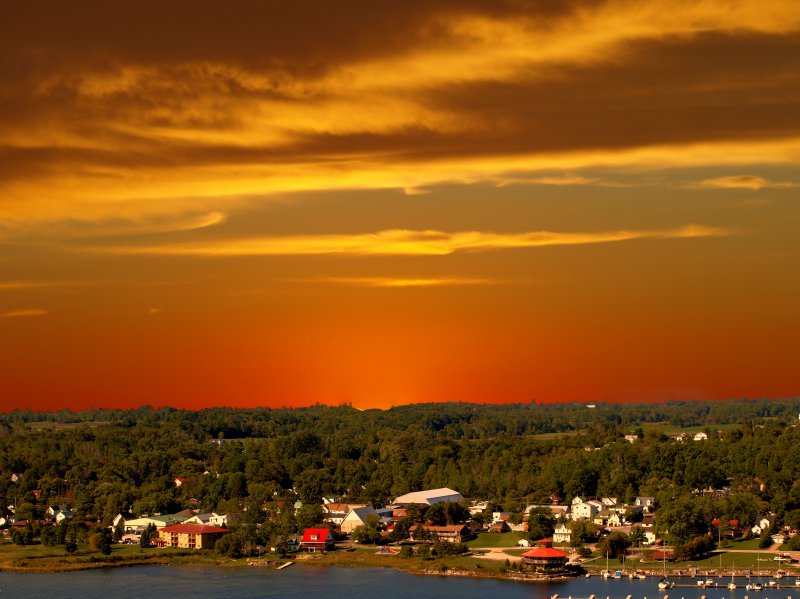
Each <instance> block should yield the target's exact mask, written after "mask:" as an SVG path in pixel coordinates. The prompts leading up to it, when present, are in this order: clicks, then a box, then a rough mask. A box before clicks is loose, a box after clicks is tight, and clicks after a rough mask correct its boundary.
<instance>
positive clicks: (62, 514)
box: [56, 508, 75, 524]
mask: <svg viewBox="0 0 800 599" xmlns="http://www.w3.org/2000/svg"><path fill="white" fill-rule="evenodd" d="M74 517H75V512H73V511H72V510H68V509H66V508H64V509H63V510H59V511H58V512H56V523H57V524H61V523H62V522H63V521H64V520H70V519H71V518H74Z"/></svg>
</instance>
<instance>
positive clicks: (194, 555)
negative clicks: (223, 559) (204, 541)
mask: <svg viewBox="0 0 800 599" xmlns="http://www.w3.org/2000/svg"><path fill="white" fill-rule="evenodd" d="M166 563H185V564H188V563H193V564H209V565H212V564H217V563H219V559H218V558H217V557H216V556H214V555H213V554H207V553H206V552H196V551H192V550H189V549H173V548H163V549H157V548H150V549H142V548H141V547H139V546H138V545H112V547H111V555H103V554H102V553H100V552H99V551H89V547H88V546H87V545H86V544H79V545H78V550H77V551H76V552H75V553H74V554H72V555H70V554H68V553H67V552H66V551H65V550H64V546H63V545H55V546H52V547H48V546H45V545H15V544H14V543H8V542H6V543H1V544H0V570H17V571H26V570H28V571H35V572H60V571H66V570H86V569H93V568H103V567H109V566H117V565H127V564H166Z"/></svg>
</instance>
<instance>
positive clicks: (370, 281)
mask: <svg viewBox="0 0 800 599" xmlns="http://www.w3.org/2000/svg"><path fill="white" fill-rule="evenodd" d="M311 281H312V282H320V283H333V284H337V285H353V286H356V287H451V286H462V285H464V286H472V285H503V284H507V283H510V282H511V281H507V280H501V279H488V278H475V277H420V278H402V277H324V278H319V279H312V280H311Z"/></svg>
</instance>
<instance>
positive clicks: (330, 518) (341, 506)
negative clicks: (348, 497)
mask: <svg viewBox="0 0 800 599" xmlns="http://www.w3.org/2000/svg"><path fill="white" fill-rule="evenodd" d="M349 511H350V506H348V505H347V504H346V503H326V504H325V505H323V506H322V513H323V514H324V519H325V521H326V522H330V523H331V524H335V525H336V526H341V524H342V522H343V521H344V519H345V518H346V517H347V513H348V512H349Z"/></svg>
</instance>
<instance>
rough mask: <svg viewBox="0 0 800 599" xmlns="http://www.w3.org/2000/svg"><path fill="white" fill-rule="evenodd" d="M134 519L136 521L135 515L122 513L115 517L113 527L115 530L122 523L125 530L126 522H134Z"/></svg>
mask: <svg viewBox="0 0 800 599" xmlns="http://www.w3.org/2000/svg"><path fill="white" fill-rule="evenodd" d="M133 519H135V516H134V515H133V514H131V513H130V512H120V513H119V514H117V515H116V516H114V520H113V521H112V522H111V526H112V527H113V528H116V527H117V525H118V524H119V523H120V522H122V527H123V528H124V527H125V522H127V521H128V520H133Z"/></svg>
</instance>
